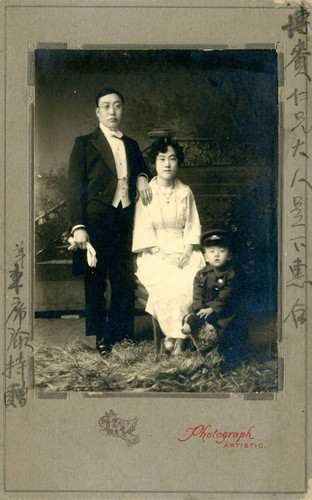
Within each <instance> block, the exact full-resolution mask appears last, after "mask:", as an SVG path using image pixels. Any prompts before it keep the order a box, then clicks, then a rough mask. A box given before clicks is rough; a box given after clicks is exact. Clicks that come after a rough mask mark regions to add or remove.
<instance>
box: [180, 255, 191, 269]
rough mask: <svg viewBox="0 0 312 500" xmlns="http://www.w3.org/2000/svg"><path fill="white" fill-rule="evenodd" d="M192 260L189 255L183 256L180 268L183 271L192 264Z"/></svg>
mask: <svg viewBox="0 0 312 500" xmlns="http://www.w3.org/2000/svg"><path fill="white" fill-rule="evenodd" d="M190 258H191V256H190V255H189V254H188V253H187V254H183V255H181V257H180V261H179V264H180V266H179V267H181V269H183V267H185V266H188V264H189V263H190Z"/></svg>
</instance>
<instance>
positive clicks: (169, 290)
mask: <svg viewBox="0 0 312 500" xmlns="http://www.w3.org/2000/svg"><path fill="white" fill-rule="evenodd" d="M150 158H151V161H152V163H153V164H154V165H155V167H156V172H157V176H156V177H154V178H153V179H152V180H151V182H150V187H151V189H152V193H153V199H152V202H151V203H150V204H149V205H147V206H144V205H143V203H142V201H141V198H139V200H138V201H137V204H136V210H135V218H134V233H133V247H132V251H133V252H135V253H137V254H138V256H137V273H136V274H137V276H138V278H139V280H140V281H141V283H142V284H143V285H144V286H145V288H146V290H147V292H148V301H147V305H146V311H147V312H148V313H150V314H151V315H152V316H154V317H155V318H156V319H157V320H158V322H159V325H160V328H161V330H162V332H163V333H164V335H165V341H164V345H165V348H166V349H167V350H168V351H171V352H172V353H173V354H180V353H182V351H183V344H184V339H185V337H186V335H184V334H183V333H182V332H181V326H182V318H183V316H184V315H185V314H186V313H187V312H188V311H189V309H190V307H191V305H192V301H193V281H194V277H195V275H196V273H197V271H198V270H200V269H202V268H203V267H204V266H205V261H204V258H203V255H202V253H201V251H200V250H199V249H198V248H197V245H199V243H200V236H201V234H200V233H201V228H200V222H199V217H198V213H197V208H196V204H195V200H194V196H193V193H192V191H191V189H190V188H189V187H188V186H186V185H185V184H183V183H182V182H181V181H180V180H179V179H177V177H176V175H177V173H178V166H179V165H181V164H182V162H183V159H184V154H183V148H182V147H181V146H180V145H179V144H178V143H177V142H176V141H173V140H171V139H167V138H159V139H158V140H157V141H155V142H154V143H153V145H152V148H151V153H150Z"/></svg>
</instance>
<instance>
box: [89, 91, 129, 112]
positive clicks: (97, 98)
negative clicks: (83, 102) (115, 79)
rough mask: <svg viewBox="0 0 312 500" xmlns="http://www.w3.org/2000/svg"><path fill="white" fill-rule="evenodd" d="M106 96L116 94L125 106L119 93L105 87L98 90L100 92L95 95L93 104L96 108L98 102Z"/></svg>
mask: <svg viewBox="0 0 312 500" xmlns="http://www.w3.org/2000/svg"><path fill="white" fill-rule="evenodd" d="M108 94H117V95H118V96H119V97H120V99H121V101H122V104H125V99H124V96H123V95H122V93H121V92H119V91H118V90H116V89H113V88H112V87H107V88H106V89H102V90H100V92H98V93H97V94H96V98H95V104H96V107H97V108H98V106H99V100H100V99H101V97H103V96H104V95H108Z"/></svg>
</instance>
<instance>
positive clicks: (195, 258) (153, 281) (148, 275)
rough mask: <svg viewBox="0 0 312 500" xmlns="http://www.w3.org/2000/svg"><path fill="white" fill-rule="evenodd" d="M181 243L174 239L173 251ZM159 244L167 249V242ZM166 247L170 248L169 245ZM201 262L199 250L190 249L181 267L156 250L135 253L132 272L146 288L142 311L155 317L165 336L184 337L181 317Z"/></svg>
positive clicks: (185, 311) (201, 265)
mask: <svg viewBox="0 0 312 500" xmlns="http://www.w3.org/2000/svg"><path fill="white" fill-rule="evenodd" d="M181 243H182V241H180V242H179V241H176V242H175V245H174V246H175V249H174V250H175V251H177V252H179V251H180V250H182V247H181ZM164 247H166V248H164ZM160 248H162V249H163V250H164V251H166V250H167V251H168V245H160ZM170 249H171V251H173V248H172V246H171V248H170ZM204 266H205V261H204V258H203V255H202V253H201V252H200V251H199V250H194V251H193V252H192V255H191V258H190V262H189V264H188V265H187V266H185V267H184V268H183V269H180V268H178V267H176V266H173V265H169V264H167V263H166V262H165V261H164V260H163V259H161V257H160V256H159V255H158V254H157V253H156V254H151V253H149V252H145V251H143V252H141V253H140V254H138V257H137V272H136V274H137V276H138V278H139V280H140V281H141V283H142V284H143V285H144V286H145V288H146V290H147V292H148V301H147V304H146V311H147V312H148V313H149V314H151V315H152V316H154V318H156V319H157V321H158V323H159V325H160V328H161V330H162V332H163V333H164V335H165V336H166V337H173V338H185V335H184V334H183V333H182V332H181V327H182V318H183V316H184V315H185V314H187V313H188V312H190V309H191V307H192V303H193V281H194V278H195V275H196V273H197V272H198V271H199V270H200V269H202V268H203V267H204Z"/></svg>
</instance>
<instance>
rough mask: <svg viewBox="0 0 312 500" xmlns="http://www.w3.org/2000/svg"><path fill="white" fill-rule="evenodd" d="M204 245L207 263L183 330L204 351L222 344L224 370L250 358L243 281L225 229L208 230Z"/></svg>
mask: <svg viewBox="0 0 312 500" xmlns="http://www.w3.org/2000/svg"><path fill="white" fill-rule="evenodd" d="M201 245H202V248H203V253H204V257H205V261H206V266H205V267H204V268H203V269H201V270H200V271H199V272H198V273H197V274H196V276H195V279H194V289H193V312H192V313H191V314H188V315H187V316H185V317H184V320H183V326H182V332H183V333H184V334H185V335H191V337H192V338H193V340H194V342H195V345H196V346H197V347H198V348H199V349H200V350H201V351H208V350H211V349H212V348H213V347H215V346H216V345H218V352H219V354H220V355H222V356H224V358H225V360H224V362H223V363H222V365H221V369H222V370H223V371H224V370H226V369H230V368H233V367H235V366H236V365H237V364H238V363H240V361H242V360H247V359H248V355H247V350H246V341H247V335H248V332H247V328H246V326H245V323H244V321H243V320H242V318H241V317H240V315H239V283H238V282H237V278H236V276H235V270H234V267H233V264H232V254H231V240H230V237H229V235H228V234H227V233H226V232H225V231H223V230H221V229H215V230H211V231H207V232H206V233H204V234H203V236H202V238H201ZM203 325H205V327H204V328H202V327H203Z"/></svg>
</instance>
